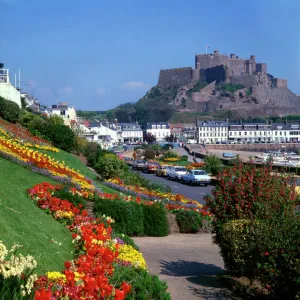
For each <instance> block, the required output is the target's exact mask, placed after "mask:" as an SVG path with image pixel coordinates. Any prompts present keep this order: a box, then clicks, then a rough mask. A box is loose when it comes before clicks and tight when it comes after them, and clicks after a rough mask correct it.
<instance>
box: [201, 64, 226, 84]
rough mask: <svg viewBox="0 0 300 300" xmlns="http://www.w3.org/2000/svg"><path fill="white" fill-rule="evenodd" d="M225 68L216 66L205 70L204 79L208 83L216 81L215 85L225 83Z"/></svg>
mask: <svg viewBox="0 0 300 300" xmlns="http://www.w3.org/2000/svg"><path fill="white" fill-rule="evenodd" d="M225 73H226V72H225V66H224V65H221V66H216V67H213V68H209V69H206V70H205V79H206V81H207V82H208V83H211V82H213V81H216V83H217V84H218V83H220V82H225V79H226V74H225Z"/></svg>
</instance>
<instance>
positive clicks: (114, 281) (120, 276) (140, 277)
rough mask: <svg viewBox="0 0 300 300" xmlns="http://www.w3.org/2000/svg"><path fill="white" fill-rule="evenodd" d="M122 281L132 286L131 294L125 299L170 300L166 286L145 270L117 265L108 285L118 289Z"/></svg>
mask: <svg viewBox="0 0 300 300" xmlns="http://www.w3.org/2000/svg"><path fill="white" fill-rule="evenodd" d="M124 281H126V282H128V283H130V284H131V285H132V289H131V292H130V293H129V294H128V295H127V296H126V299H129V300H135V299H139V300H150V299H151V300H171V296H170V294H169V293H168V292H167V288H168V286H167V284H166V283H165V282H164V281H160V280H159V278H158V277H157V276H156V275H151V274H150V273H148V272H147V271H146V270H143V269H140V268H134V267H122V266H118V265H117V266H116V267H115V270H114V273H113V275H112V277H111V279H110V284H111V285H113V286H115V287H117V288H120V287H121V285H122V283H123V282H124Z"/></svg>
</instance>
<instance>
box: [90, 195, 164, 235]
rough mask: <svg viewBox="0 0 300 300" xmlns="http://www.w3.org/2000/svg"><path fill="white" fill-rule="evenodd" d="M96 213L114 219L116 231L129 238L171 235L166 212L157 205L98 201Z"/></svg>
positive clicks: (95, 208)
mask: <svg viewBox="0 0 300 300" xmlns="http://www.w3.org/2000/svg"><path fill="white" fill-rule="evenodd" d="M94 211H95V214H96V215H97V216H101V215H103V214H105V215H107V216H110V217H111V218H113V219H114V220H115V223H113V224H112V227H113V228H114V230H115V231H116V232H119V233H124V234H127V235H129V236H166V235H168V233H169V223H168V219H167V215H166V211H165V209H164V208H163V207H160V206H158V205H157V204H154V205H151V206H149V205H144V204H138V203H136V202H126V201H122V200H107V199H97V200H96V201H95V206H94ZM120 238H121V237H120ZM121 239H122V238H121Z"/></svg>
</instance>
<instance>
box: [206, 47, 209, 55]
mask: <svg viewBox="0 0 300 300" xmlns="http://www.w3.org/2000/svg"><path fill="white" fill-rule="evenodd" d="M205 48H206V54H207V49H208V48H209V46H207V45H206V46H205Z"/></svg>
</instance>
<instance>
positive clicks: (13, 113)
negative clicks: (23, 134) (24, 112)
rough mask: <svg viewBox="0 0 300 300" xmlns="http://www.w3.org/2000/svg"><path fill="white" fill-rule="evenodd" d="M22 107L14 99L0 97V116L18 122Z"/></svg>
mask: <svg viewBox="0 0 300 300" xmlns="http://www.w3.org/2000/svg"><path fill="white" fill-rule="evenodd" d="M20 111H21V110H20V107H19V105H18V104H17V103H15V102H13V101H9V100H6V99H4V98H2V97H0V116H1V117H2V118H3V119H4V120H6V121H8V122H11V123H16V122H17V121H18V120H19V116H20Z"/></svg>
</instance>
